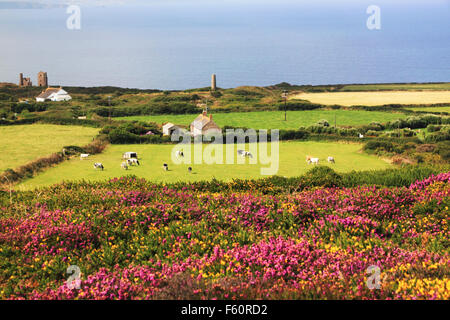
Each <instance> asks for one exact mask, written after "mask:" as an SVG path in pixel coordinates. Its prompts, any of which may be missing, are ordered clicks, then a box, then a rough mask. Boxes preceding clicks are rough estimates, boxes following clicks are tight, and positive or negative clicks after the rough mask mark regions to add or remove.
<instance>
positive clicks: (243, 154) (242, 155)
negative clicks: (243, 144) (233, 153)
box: [237, 150, 253, 158]
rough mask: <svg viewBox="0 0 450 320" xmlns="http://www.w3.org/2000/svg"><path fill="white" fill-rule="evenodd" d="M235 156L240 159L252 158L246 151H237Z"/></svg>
mask: <svg viewBox="0 0 450 320" xmlns="http://www.w3.org/2000/svg"><path fill="white" fill-rule="evenodd" d="M237 154H238V155H239V156H241V157H242V158H247V157H248V158H253V155H252V153H251V152H248V151H244V150H238V151H237Z"/></svg>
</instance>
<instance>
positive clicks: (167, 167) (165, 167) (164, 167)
mask: <svg viewBox="0 0 450 320" xmlns="http://www.w3.org/2000/svg"><path fill="white" fill-rule="evenodd" d="M163 169H164V170H165V171H169V166H168V165H167V163H164V165H163Z"/></svg>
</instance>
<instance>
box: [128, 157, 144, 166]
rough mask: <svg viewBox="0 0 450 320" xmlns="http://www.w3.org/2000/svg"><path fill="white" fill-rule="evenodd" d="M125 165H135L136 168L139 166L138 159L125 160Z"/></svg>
mask: <svg viewBox="0 0 450 320" xmlns="http://www.w3.org/2000/svg"><path fill="white" fill-rule="evenodd" d="M127 164H128V165H129V166H132V165H135V164H137V165H138V166H140V165H141V164H140V163H139V160H138V159H135V158H132V159H127Z"/></svg>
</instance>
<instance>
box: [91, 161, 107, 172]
mask: <svg viewBox="0 0 450 320" xmlns="http://www.w3.org/2000/svg"><path fill="white" fill-rule="evenodd" d="M94 169H102V171H103V169H105V167H104V166H103V164H101V163H100V162H96V163H94Z"/></svg>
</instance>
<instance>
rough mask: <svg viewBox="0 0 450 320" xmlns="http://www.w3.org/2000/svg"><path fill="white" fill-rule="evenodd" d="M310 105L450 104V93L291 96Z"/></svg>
mask: <svg viewBox="0 0 450 320" xmlns="http://www.w3.org/2000/svg"><path fill="white" fill-rule="evenodd" d="M290 98H291V99H303V100H308V101H310V102H312V103H320V104H326V105H333V104H337V105H341V106H354V105H364V106H379V105H384V104H433V103H446V102H450V91H380V92H321V93H301V94H296V95H292V96H291V97H290Z"/></svg>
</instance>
